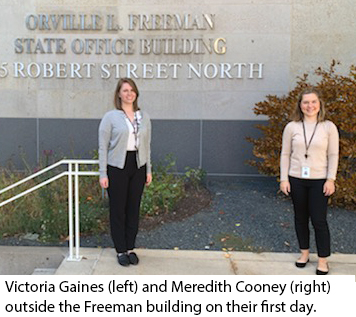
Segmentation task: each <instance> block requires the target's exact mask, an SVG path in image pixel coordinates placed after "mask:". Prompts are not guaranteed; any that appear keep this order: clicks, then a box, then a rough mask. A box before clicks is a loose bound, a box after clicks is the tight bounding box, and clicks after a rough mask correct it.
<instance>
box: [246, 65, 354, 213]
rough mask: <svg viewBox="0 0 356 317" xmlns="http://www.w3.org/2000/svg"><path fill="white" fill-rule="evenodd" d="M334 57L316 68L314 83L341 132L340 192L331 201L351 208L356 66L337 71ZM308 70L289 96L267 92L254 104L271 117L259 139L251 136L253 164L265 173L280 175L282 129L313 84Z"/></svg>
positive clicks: (329, 117) (338, 186) (259, 110)
mask: <svg viewBox="0 0 356 317" xmlns="http://www.w3.org/2000/svg"><path fill="white" fill-rule="evenodd" d="M337 64H339V63H337V62H335V61H333V62H332V63H331V65H330V68H329V69H326V70H325V69H322V68H320V67H319V68H317V69H316V70H315V71H314V72H315V74H316V75H317V78H319V81H317V82H316V83H313V86H314V87H316V88H318V89H319V90H320V91H321V92H322V95H323V100H324V101H325V106H326V111H327V119H330V120H331V121H332V122H334V123H335V124H336V126H337V127H338V129H339V134H340V153H339V168H338V175H337V181H336V192H335V194H334V195H333V196H332V197H331V199H330V203H331V204H333V205H335V206H341V207H344V208H348V209H355V206H356V186H355V184H356V174H355V170H356V158H355V153H356V117H355V105H356V66H354V65H352V66H351V67H350V72H349V74H348V76H342V75H339V74H337V73H336V69H335V68H336V65H337ZM310 85H311V83H310V81H309V78H308V74H304V75H303V77H301V78H298V82H297V85H296V87H295V88H294V89H293V90H292V91H290V92H289V93H288V95H286V96H282V97H277V96H275V95H268V96H266V99H267V100H265V101H263V102H259V103H257V104H256V105H255V107H254V113H255V114H256V115H265V116H267V117H268V121H267V124H266V125H264V124H259V125H257V126H256V127H257V128H258V129H259V130H261V131H262V134H263V136H262V137H261V138H259V139H253V138H247V140H248V141H250V142H252V143H253V145H254V147H253V154H254V156H255V157H256V158H258V160H250V161H249V164H250V165H252V166H255V167H257V169H258V171H259V172H260V173H262V174H266V175H270V176H278V175H279V163H280V161H279V160H280V152H281V144H282V133H283V129H284V127H285V125H286V124H287V123H288V122H289V121H290V120H289V116H290V114H291V113H292V111H293V109H294V107H295V105H296V103H297V99H298V95H299V93H300V92H301V91H302V90H303V89H305V88H306V87H308V86H310Z"/></svg>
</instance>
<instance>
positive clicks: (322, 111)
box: [291, 87, 325, 122]
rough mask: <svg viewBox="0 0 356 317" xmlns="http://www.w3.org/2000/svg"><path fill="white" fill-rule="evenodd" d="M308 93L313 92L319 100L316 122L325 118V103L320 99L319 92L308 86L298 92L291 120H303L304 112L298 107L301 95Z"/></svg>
mask: <svg viewBox="0 0 356 317" xmlns="http://www.w3.org/2000/svg"><path fill="white" fill-rule="evenodd" d="M308 94H315V95H316V96H317V97H318V99H319V102H320V110H319V112H318V122H322V121H324V120H325V104H324V101H323V100H322V95H321V92H320V91H319V90H318V89H316V88H314V87H308V88H306V89H304V90H303V91H302V92H301V93H300V94H299V97H298V103H297V104H296V107H295V109H294V112H293V113H292V115H291V120H293V121H303V118H304V114H303V112H302V109H301V108H300V105H301V103H302V99H303V96H304V95H308Z"/></svg>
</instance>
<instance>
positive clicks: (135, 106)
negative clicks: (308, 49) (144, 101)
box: [114, 78, 140, 111]
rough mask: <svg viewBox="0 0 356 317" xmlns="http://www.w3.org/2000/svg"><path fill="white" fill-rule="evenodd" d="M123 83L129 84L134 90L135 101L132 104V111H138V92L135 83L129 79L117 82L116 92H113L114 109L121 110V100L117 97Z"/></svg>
mask: <svg viewBox="0 0 356 317" xmlns="http://www.w3.org/2000/svg"><path fill="white" fill-rule="evenodd" d="M125 83H127V84H129V85H130V86H131V88H132V89H133V90H134V92H135V93H136V99H135V101H134V103H133V110H134V111H137V110H140V108H139V107H138V103H137V99H138V96H139V92H138V89H137V86H136V84H135V82H134V81H133V80H132V79H131V78H121V79H120V80H119V82H118V83H117V86H116V90H115V96H114V105H115V108H116V109H118V110H122V105H121V98H120V96H119V92H120V89H121V87H122V85H123V84H125Z"/></svg>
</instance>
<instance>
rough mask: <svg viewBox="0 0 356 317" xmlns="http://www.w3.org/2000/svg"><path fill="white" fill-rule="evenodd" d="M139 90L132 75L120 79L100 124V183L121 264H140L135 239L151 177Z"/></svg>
mask: <svg viewBox="0 0 356 317" xmlns="http://www.w3.org/2000/svg"><path fill="white" fill-rule="evenodd" d="M138 96H139V92H138V89H137V86H136V84H135V82H134V81H133V80H132V79H129V78H122V79H120V80H119V82H118V84H117V87H116V90H115V99H114V104H115V107H116V109H115V110H111V111H109V112H107V113H106V114H105V115H104V117H103V119H102V120H101V123H100V126H99V170H100V186H101V187H102V188H107V190H108V194H109V204H110V228H111V236H112V239H113V242H114V246H115V249H116V252H117V258H118V262H119V264H121V265H123V266H128V265H129V264H133V265H136V264H138V261H139V260H138V257H137V255H136V253H134V252H132V250H133V249H134V248H135V240H136V235H137V231H138V222H139V212H140V203H141V197H142V193H143V189H144V185H145V184H146V185H149V184H150V183H151V181H152V174H151V159H150V156H151V149H150V147H151V146H150V143H151V121H150V118H149V116H148V115H147V113H145V112H143V111H141V110H140V108H139V107H138V104H137V99H138Z"/></svg>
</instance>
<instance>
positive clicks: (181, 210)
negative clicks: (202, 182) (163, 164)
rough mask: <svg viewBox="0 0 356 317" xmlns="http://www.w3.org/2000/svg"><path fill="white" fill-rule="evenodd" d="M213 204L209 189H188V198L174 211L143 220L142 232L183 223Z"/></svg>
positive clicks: (180, 202)
mask: <svg viewBox="0 0 356 317" xmlns="http://www.w3.org/2000/svg"><path fill="white" fill-rule="evenodd" d="M211 202H212V195H211V193H210V191H209V190H208V189H206V188H200V189H196V188H194V187H191V186H190V187H186V197H184V198H183V199H182V200H180V201H179V202H178V203H177V204H176V206H175V207H174V209H173V210H172V211H170V212H165V213H159V214H157V215H154V216H146V217H144V218H141V219H140V230H142V231H149V230H152V229H154V228H156V227H157V226H159V225H161V224H164V223H168V222H177V221H181V220H183V219H186V218H188V217H190V216H192V215H194V214H196V213H197V212H199V211H200V210H202V209H203V208H206V207H208V206H209V205H210V203H211Z"/></svg>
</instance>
